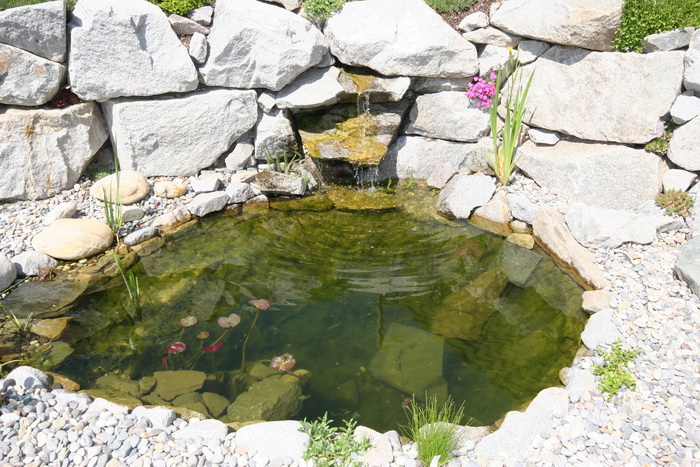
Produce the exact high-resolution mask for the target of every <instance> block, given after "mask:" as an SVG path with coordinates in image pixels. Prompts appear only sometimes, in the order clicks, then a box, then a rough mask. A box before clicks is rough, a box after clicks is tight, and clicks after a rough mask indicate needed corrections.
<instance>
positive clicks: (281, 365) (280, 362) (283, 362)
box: [270, 353, 297, 371]
mask: <svg viewBox="0 0 700 467" xmlns="http://www.w3.org/2000/svg"><path fill="white" fill-rule="evenodd" d="M296 364H297V360H296V359H295V358H294V356H293V355H292V354H288V353H286V354H282V355H278V356H276V357H274V358H273V359H272V361H271V362H270V366H271V367H272V368H274V369H275V370H280V371H289V370H291V369H292V368H294V365H296Z"/></svg>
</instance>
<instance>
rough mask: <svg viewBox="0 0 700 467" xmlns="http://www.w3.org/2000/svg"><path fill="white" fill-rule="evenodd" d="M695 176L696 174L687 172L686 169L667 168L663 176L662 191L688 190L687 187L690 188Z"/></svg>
mask: <svg viewBox="0 0 700 467" xmlns="http://www.w3.org/2000/svg"><path fill="white" fill-rule="evenodd" d="M696 178H697V175H696V174H694V173H693V172H688V171H687V170H682V169H670V170H667V171H666V173H665V174H664V178H663V185H664V191H669V190H678V191H688V188H690V185H692V184H693V182H694V181H695V179H696Z"/></svg>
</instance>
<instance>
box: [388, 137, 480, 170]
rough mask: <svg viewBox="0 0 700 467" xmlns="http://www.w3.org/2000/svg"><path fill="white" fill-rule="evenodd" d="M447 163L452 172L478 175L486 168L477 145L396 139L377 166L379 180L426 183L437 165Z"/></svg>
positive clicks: (412, 138)
mask: <svg viewBox="0 0 700 467" xmlns="http://www.w3.org/2000/svg"><path fill="white" fill-rule="evenodd" d="M446 163H448V164H450V165H452V166H453V167H454V168H455V170H454V172H456V171H457V170H458V169H462V170H465V171H469V172H478V171H480V170H484V169H486V168H487V167H488V155H487V154H486V152H485V151H484V146H483V145H482V144H479V143H456V142H453V141H444V140H440V139H431V138H423V137H421V136H399V137H398V138H396V141H395V142H394V144H392V145H391V147H390V148H389V152H387V154H386V156H384V159H382V162H381V163H380V164H379V178H380V179H385V178H411V177H413V178H414V179H417V180H427V179H428V178H429V177H430V175H431V174H432V173H433V171H434V170H436V168H437V167H438V166H439V165H441V164H446ZM454 172H453V174H454ZM451 175H452V174H450V176H451Z"/></svg>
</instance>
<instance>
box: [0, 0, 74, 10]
mask: <svg viewBox="0 0 700 467" xmlns="http://www.w3.org/2000/svg"><path fill="white" fill-rule="evenodd" d="M50 1H53V0H0V10H9V9H10V8H15V7H18V6H26V5H38V4H39V3H46V2H50ZM77 1H78V0H67V1H66V8H67V9H68V11H73V8H74V7H75V3H76V2H77Z"/></svg>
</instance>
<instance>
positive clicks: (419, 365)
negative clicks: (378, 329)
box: [369, 323, 447, 403]
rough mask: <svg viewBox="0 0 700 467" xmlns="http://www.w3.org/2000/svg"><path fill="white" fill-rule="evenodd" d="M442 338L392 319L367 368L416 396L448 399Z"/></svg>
mask: <svg viewBox="0 0 700 467" xmlns="http://www.w3.org/2000/svg"><path fill="white" fill-rule="evenodd" d="M443 347H444V343H443V341H442V339H440V338H439V337H437V336H434V335H432V334H430V333H428V332H425V331H423V330H420V329H418V328H414V327H409V326H404V325H402V324H398V323H392V324H391V325H390V326H389V330H388V331H387V333H386V336H385V337H384V342H383V343H382V347H381V348H380V349H379V351H378V352H377V354H376V355H375V356H374V358H373V359H372V361H371V362H370V364H369V369H370V370H371V371H372V373H374V374H375V375H377V376H378V377H379V378H380V379H382V380H384V381H385V382H386V383H387V384H389V385H391V386H393V387H395V388H397V389H399V390H400V391H403V392H405V393H408V394H415V395H416V396H417V397H419V398H422V397H424V396H426V395H427V396H430V395H433V394H435V396H436V397H437V399H438V402H440V403H442V402H444V401H445V400H446V399H447V382H446V381H445V379H444V378H443V375H442V359H443V351H444V349H443Z"/></svg>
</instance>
